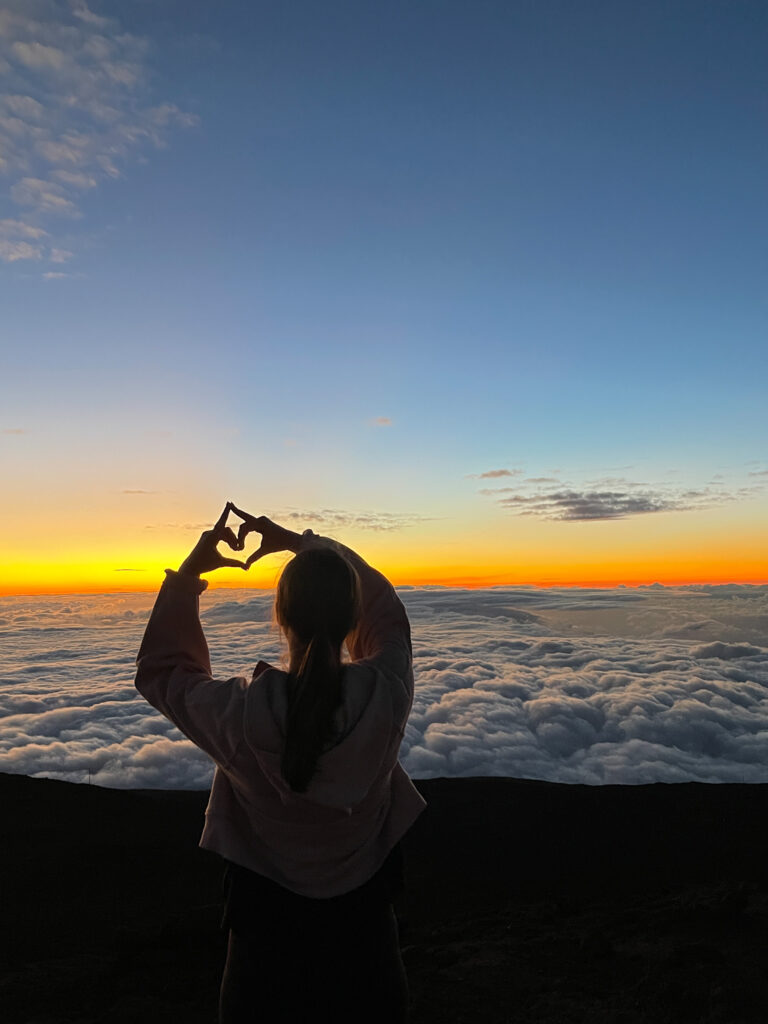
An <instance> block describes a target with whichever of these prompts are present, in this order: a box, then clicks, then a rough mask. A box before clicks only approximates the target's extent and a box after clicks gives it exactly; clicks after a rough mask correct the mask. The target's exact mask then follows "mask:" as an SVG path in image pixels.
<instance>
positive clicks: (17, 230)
mask: <svg viewBox="0 0 768 1024" xmlns="http://www.w3.org/2000/svg"><path fill="white" fill-rule="evenodd" d="M0 234H2V235H3V236H5V237H6V238H35V239H39V238H45V236H46V235H47V234H48V232H47V231H43V229H42V228H40V227H37V226H36V225H34V224H26V223H24V221H21V220H10V219H7V218H6V219H5V220H0Z"/></svg>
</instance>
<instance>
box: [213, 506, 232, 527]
mask: <svg viewBox="0 0 768 1024" xmlns="http://www.w3.org/2000/svg"><path fill="white" fill-rule="evenodd" d="M231 508H232V504H231V503H230V502H229V501H228V502H227V504H226V505H225V506H224V511H223V512H222V513H221V515H220V516H219V518H218V519H217V520H216V525H215V526H214V530H223V529H224V527H225V526H226V525H227V516H228V515H229V512H230V509H231Z"/></svg>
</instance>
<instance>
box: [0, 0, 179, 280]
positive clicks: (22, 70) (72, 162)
mask: <svg viewBox="0 0 768 1024" xmlns="http://www.w3.org/2000/svg"><path fill="white" fill-rule="evenodd" d="M149 49H150V48H149V44H148V42H147V40H146V39H143V38H141V37H139V36H136V35H132V34H131V33H130V32H125V31H124V30H123V29H122V27H121V26H120V24H119V23H118V22H117V21H116V20H115V19H114V18H105V17H102V16H101V15H98V14H96V13H94V12H93V11H91V10H90V9H89V8H88V7H87V5H86V4H85V3H81V2H78V0H71V2H70V3H66V2H63V0H60V2H55V0H22V2H19V0H16V2H13V0H11V2H6V3H5V4H4V5H3V7H2V9H0V172H2V173H3V175H4V176H5V177H6V179H8V180H9V182H10V184H9V194H10V198H11V202H12V208H11V209H10V210H9V211H8V216H2V217H0V261H3V262H6V263H17V262H20V261H23V262H30V263H39V264H40V265H41V266H42V267H43V268H45V266H46V265H49V264H59V265H60V264H64V263H66V262H67V261H68V260H70V259H71V257H72V256H73V253H72V252H71V251H70V250H69V249H68V248H66V247H64V246H62V245H61V244H60V243H59V242H58V241H57V239H59V238H60V237H61V236H62V235H63V234H64V233H65V232H66V231H67V226H68V225H69V227H70V228H71V224H72V222H73V221H74V220H76V219H77V218H78V217H79V216H80V213H81V202H82V198H83V196H85V195H87V193H88V192H89V191H90V190H91V189H94V188H96V187H97V186H98V185H99V183H100V182H102V181H104V180H105V179H109V178H118V177H120V175H121V168H122V167H123V165H124V164H125V162H126V161H127V160H128V159H130V158H132V157H135V156H137V155H138V154H139V153H140V152H141V151H142V150H143V149H145V148H146V147H147V146H150V147H158V146H163V145H164V144H165V141H166V139H167V137H168V133H169V131H170V130H171V129H172V128H174V127H177V126H182V127H188V126H190V125H193V124H195V123H196V118H195V117H194V116H193V115H191V114H189V113H186V112H184V111H182V110H180V109H179V108H178V107H177V106H176V105H175V104H173V103H168V102H163V103H159V104H157V103H153V102H152V101H151V99H150V89H149V81H150V74H149ZM44 276H47V277H61V276H66V272H65V271H62V270H61V269H54V270H50V269H49V270H47V272H46V273H45V275H44Z"/></svg>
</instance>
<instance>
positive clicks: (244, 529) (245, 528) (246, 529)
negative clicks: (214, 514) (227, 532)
mask: <svg viewBox="0 0 768 1024" xmlns="http://www.w3.org/2000/svg"><path fill="white" fill-rule="evenodd" d="M252 529H253V527H252V526H249V525H248V523H240V526H239V527H238V528H237V548H236V549H235V550H236V551H242V550H243V547H244V546H245V538H246V537H247V536H248V534H249V533H250V532H251V530H252Z"/></svg>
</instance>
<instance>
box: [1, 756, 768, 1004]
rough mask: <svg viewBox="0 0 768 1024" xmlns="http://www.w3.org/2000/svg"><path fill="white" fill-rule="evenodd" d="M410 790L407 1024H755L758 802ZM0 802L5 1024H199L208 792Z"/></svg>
mask: <svg viewBox="0 0 768 1024" xmlns="http://www.w3.org/2000/svg"><path fill="white" fill-rule="evenodd" d="M418 786H419V789H420V790H421V791H422V792H423V793H424V795H425V797H426V799H427V800H428V801H429V809H428V811H427V812H425V814H424V815H423V816H422V818H421V820H420V821H419V823H418V824H417V826H416V827H415V828H414V829H413V831H412V833H411V834H410V835H409V837H408V839H407V841H406V844H405V846H406V858H407V869H408V892H407V896H406V897H405V899H404V900H403V901H402V905H401V906H400V907H399V913H400V917H401V940H402V946H403V953H404V959H405V962H406V965H407V968H408V973H409V978H410V984H411V994H412V1014H411V1021H412V1024H438V1022H440V1024H449V1022H457V1024H461V1022H467V1024H469V1022H472V1024H483V1022H499V1024H503V1022H542V1024H544V1022H558V1024H560V1022H584V1024H586V1022H589V1024H639V1022H641V1021H642V1022H653V1024H667V1022H678V1021H695V1022H712V1024H715V1022H717V1024H720V1022H733V1024H736V1022H742V1021H743V1022H747V1021H750V1022H752V1021H754V1022H766V1021H768V857H767V855H768V823H767V822H766V796H767V795H768V787H766V786H737V785H734V786H731V785H718V786H714V785H713V786H706V785H698V784H687V785H674V786H665V785H655V786H638V787H617V786H611V787H600V788H591V787H582V786H560V785H550V784H547V783H541V782H524V781H516V780H514V779H484V778H483V779H481V778H477V779H434V780H431V781H427V782H420V783H418ZM0 798H1V799H2V811H3V813H2V819H1V820H0V843H1V845H0V851H1V856H2V865H1V867H0V871H1V874H0V885H1V886H2V896H1V897H0V907H1V908H2V909H1V910H0V913H2V943H3V944H2V950H0V954H1V955H2V964H1V967H2V976H1V978H0V1018H2V1020H3V1022H4V1024H17V1022H27V1024H33V1022H34V1024H54V1022H68V1021H82V1022H93V1024H118V1022H120V1024H128V1022H131V1024H134V1022H141V1024H152V1022H155V1021H157V1022H160V1021H162V1022H165V1021H179V1022H184V1024H196V1022H200V1024H203V1022H206V1024H215V1020H216V1001H217V988H218V980H219V974H220V971H221V966H222V963H223V957H224V936H223V934H222V933H221V932H220V931H219V928H218V925H219V918H220V891H219V890H220V879H221V870H220V866H219V863H218V861H217V859H216V858H215V857H213V856H211V855H208V854H206V853H204V852H202V851H200V850H199V849H197V839H198V836H199V833H200V829H201V826H202V815H203V810H204V807H205V802H206V796H205V794H203V793H188V792H123V791H116V790H105V789H99V788H97V787H95V786H94V787H89V786H78V785H72V784H69V783H62V782H52V781H47V780H35V779H28V778H24V777H22V776H13V775H0ZM318 1019H320V1017H318Z"/></svg>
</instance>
